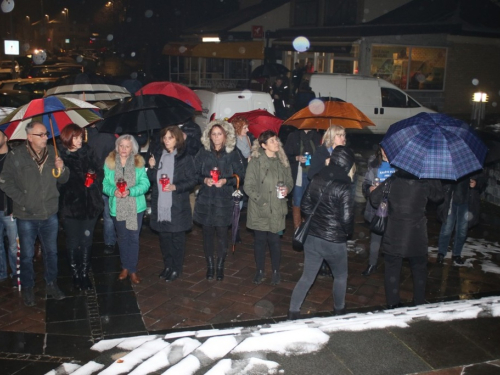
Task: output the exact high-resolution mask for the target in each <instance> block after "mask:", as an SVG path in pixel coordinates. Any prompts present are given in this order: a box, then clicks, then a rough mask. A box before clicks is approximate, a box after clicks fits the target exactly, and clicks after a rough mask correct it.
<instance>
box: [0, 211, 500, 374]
mask: <svg viewBox="0 0 500 375" xmlns="http://www.w3.org/2000/svg"><path fill="white" fill-rule="evenodd" d="M363 207H364V204H363V203H357V204H356V224H355V236H354V238H353V241H351V242H350V243H349V278H348V289H347V295H346V306H347V309H348V312H350V313H351V312H374V311H380V310H382V309H383V308H384V307H385V296H384V287H383V260H382V259H379V264H380V266H379V268H378V270H377V272H376V273H374V274H373V275H371V276H369V277H363V276H361V272H362V271H363V269H364V268H365V267H366V264H367V257H368V254H367V252H366V249H368V245H369V243H368V242H369V239H368V233H369V231H368V227H367V224H366V223H364V222H363V217H362V212H363ZM243 217H244V215H243ZM499 217H500V210H499V209H498V207H496V206H493V205H490V204H486V203H484V204H483V214H482V217H481V223H480V225H479V226H478V227H476V228H475V229H474V230H472V231H471V232H470V238H469V240H468V243H467V244H466V249H469V250H467V251H464V253H465V254H466V257H465V258H466V259H468V261H467V262H466V266H464V267H456V266H453V265H452V264H451V260H449V259H446V260H445V264H444V265H443V266H440V265H437V264H436V263H435V253H436V250H435V247H436V244H437V237H438V232H439V224H438V223H437V222H436V220H435V214H434V212H433V207H429V215H428V218H429V245H430V254H431V255H430V257H429V265H428V270H429V278H428V284H427V300H428V301H429V302H439V301H451V300H457V299H469V298H472V299H475V298H480V297H483V296H499V295H500V273H498V269H500V248H499V247H498V240H499V238H500V221H499V220H498V218H499ZM291 226H292V222H291V218H289V219H288V220H287V230H286V232H285V235H284V236H283V239H282V264H281V275H282V282H281V283H280V284H279V285H277V286H272V285H270V278H269V277H267V278H266V279H265V280H264V282H263V283H262V284H261V285H254V284H253V283H252V279H253V276H254V273H255V262H254V258H253V248H252V244H253V237H252V233H251V232H250V231H247V230H246V229H245V226H244V218H243V219H242V221H241V223H240V228H241V232H242V233H241V237H242V242H243V243H242V244H238V245H237V246H236V251H235V253H234V254H232V253H230V254H228V257H227V260H226V269H225V274H226V277H225V279H224V280H223V281H207V280H206V279H205V271H206V268H205V259H204V255H203V249H202V238H201V237H202V236H201V229H200V228H199V227H197V226H194V227H193V230H192V231H191V232H190V233H189V234H188V235H187V251H186V260H185V268H184V273H183V275H182V276H181V277H180V278H179V279H178V280H176V281H175V282H173V283H166V282H165V281H162V280H161V279H159V278H158V274H159V273H160V272H161V270H162V260H161V255H160V251H159V246H158V237H157V235H156V234H155V233H153V232H152V231H151V230H150V229H149V227H148V225H147V221H146V223H145V225H144V227H143V230H142V233H141V242H140V243H141V249H140V257H139V275H140V276H141V277H142V283H141V284H139V285H136V286H132V285H131V283H130V281H129V280H125V281H119V280H118V273H119V272H120V270H121V267H120V261H119V256H118V255H117V254H115V255H104V253H103V243H102V225H101V223H100V222H99V223H98V226H97V228H96V233H95V243H94V247H93V258H92V278H93V281H94V283H95V290H94V291H90V292H86V293H77V292H75V291H73V289H72V280H71V277H70V273H69V267H68V266H67V264H66V260H65V256H64V252H63V249H64V245H63V244H64V233H63V232H61V233H60V236H59V243H60V247H59V248H60V254H59V260H60V261H59V268H60V276H59V279H58V284H59V286H60V287H61V289H62V290H63V291H64V292H65V293H66V294H67V298H66V299H64V300H61V301H56V300H53V299H48V300H45V298H44V297H45V295H44V283H43V270H42V264H41V263H42V262H41V261H40V260H38V261H37V262H36V266H35V269H36V271H37V272H36V293H35V295H36V303H37V304H36V306H35V307H31V308H28V307H25V306H24V305H23V303H22V299H21V295H20V293H19V292H18V291H17V290H16V289H14V288H12V287H11V284H10V282H9V281H5V282H3V283H2V284H0V366H1V367H2V368H9V369H10V368H11V369H12V371H11V370H9V371H11V372H5V373H16V374H25V373H26V374H27V373H29V374H38V373H40V374H42V373H45V372H46V370H47V371H48V370H49V369H53V368H55V367H57V364H60V363H63V362H71V361H84V362H86V361H88V360H90V359H92V358H93V357H95V353H93V352H91V351H90V350H89V348H90V347H91V346H92V345H93V344H94V343H96V342H98V341H99V340H102V339H110V338H117V337H123V336H136V335H145V334H163V333H166V332H175V331H182V330H186V329H189V330H201V329H212V328H217V329H224V328H228V327H236V326H242V325H244V326H255V325H258V324H270V323H275V322H279V321H283V320H284V319H285V316H286V313H287V311H288V305H289V302H290V296H291V292H292V290H293V288H294V286H295V283H296V282H297V280H298V279H299V278H300V276H301V272H302V262H303V254H302V253H298V252H295V251H294V250H293V249H292V248H291V237H290V235H291V233H292V230H291ZM228 235H229V233H228ZM476 239H478V240H476ZM478 243H479V248H481V249H482V250H481V251H479V250H478V251H476V250H475V247H474V246H476V245H477V244H478ZM476 247H477V246H476ZM486 261H488V262H491V263H490V268H487V270H488V271H487V272H485V271H483V265H484V264H485V262H486ZM266 266H267V269H266V273H267V275H268V276H269V275H270V271H269V260H267V265H266ZM401 279H402V287H401V296H402V300H403V302H405V304H406V305H410V302H411V298H412V281H411V274H410V270H409V267H408V265H407V264H404V267H403V271H402V278H401ZM331 288H332V279H331V277H324V276H318V278H317V280H316V282H315V284H314V285H313V287H312V288H311V290H310V293H309V294H308V296H307V298H306V300H305V302H304V304H303V307H302V314H303V315H304V316H306V317H314V316H316V317H318V316H320V317H321V316H331V314H332V309H333V300H332V295H331ZM495 324H498V322H497V323H495ZM497 332H498V331H497ZM471 344H473V345H476V343H473V342H471ZM433 345H434V344H433ZM358 355H359V353H358ZM481 358H482V357H481ZM481 358H478V361H479V360H480V359H481ZM498 358H500V356H498V355H496V356H493V358H491V357H488V358H487V359H488V360H493V359H498ZM484 361H486V359H484V360H481V362H484ZM471 363H472V362H471ZM4 366H6V367H4ZM32 366H35V367H36V371H35V370H34V369H33V367H32ZM442 366H444V365H442V364H436V365H435V366H431V367H429V368H428V370H429V371H430V370H433V369H436V368H441V367H442ZM416 370H417V369H416ZM18 371H20V372H18ZM457 371H458V370H457ZM2 373H4V372H3V371H2ZM449 373H450V374H452V373H454V372H449ZM443 374H444V373H443Z"/></svg>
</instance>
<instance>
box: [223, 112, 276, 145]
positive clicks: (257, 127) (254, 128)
mask: <svg viewBox="0 0 500 375" xmlns="http://www.w3.org/2000/svg"><path fill="white" fill-rule="evenodd" d="M236 117H244V118H246V119H247V120H248V123H249V126H248V130H249V131H250V133H252V134H253V135H254V136H255V138H258V137H259V135H260V133H262V132H263V131H265V130H272V131H273V132H275V133H276V134H278V133H279V131H280V127H281V124H283V120H282V119H280V118H278V117H276V116H274V115H272V114H271V113H269V112H267V111H266V110H265V109H254V110H253V111H249V112H240V113H235V114H234V115H232V116H231V118H230V119H229V120H228V121H229V122H232V121H233V120H234V119H235V118H236Z"/></svg>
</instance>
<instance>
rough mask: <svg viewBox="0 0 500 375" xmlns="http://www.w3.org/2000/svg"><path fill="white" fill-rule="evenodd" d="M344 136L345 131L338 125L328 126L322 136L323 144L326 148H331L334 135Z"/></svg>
mask: <svg viewBox="0 0 500 375" xmlns="http://www.w3.org/2000/svg"><path fill="white" fill-rule="evenodd" d="M342 134H345V129H344V128H343V127H342V126H340V125H330V127H329V128H328V129H327V130H326V132H325V135H324V136H323V144H324V145H325V146H326V147H327V148H328V147H332V146H333V141H334V139H335V136H336V135H342Z"/></svg>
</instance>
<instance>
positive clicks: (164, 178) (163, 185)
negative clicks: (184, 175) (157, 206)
mask: <svg viewBox="0 0 500 375" xmlns="http://www.w3.org/2000/svg"><path fill="white" fill-rule="evenodd" d="M160 184H161V191H167V185H169V184H170V178H168V175H167V174H162V175H161V176H160Z"/></svg>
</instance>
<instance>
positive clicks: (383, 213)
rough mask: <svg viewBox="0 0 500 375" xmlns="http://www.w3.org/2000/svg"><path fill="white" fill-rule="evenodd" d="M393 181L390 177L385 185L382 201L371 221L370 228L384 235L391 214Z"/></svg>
mask: <svg viewBox="0 0 500 375" xmlns="http://www.w3.org/2000/svg"><path fill="white" fill-rule="evenodd" d="M391 181H392V179H391V178H390V177H389V178H388V179H387V182H386V183H385V186H384V192H383V194H384V195H383V197H382V202H380V204H379V206H378V208H377V211H376V212H375V215H374V216H373V218H372V221H371V222H370V230H371V231H372V232H373V233H375V234H378V235H380V236H381V235H383V234H384V232H385V229H386V228H387V219H388V216H389V192H390V191H391Z"/></svg>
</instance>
